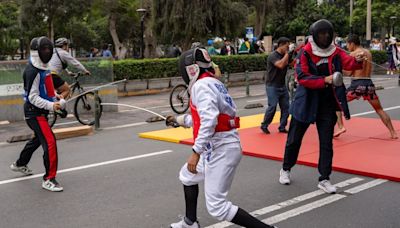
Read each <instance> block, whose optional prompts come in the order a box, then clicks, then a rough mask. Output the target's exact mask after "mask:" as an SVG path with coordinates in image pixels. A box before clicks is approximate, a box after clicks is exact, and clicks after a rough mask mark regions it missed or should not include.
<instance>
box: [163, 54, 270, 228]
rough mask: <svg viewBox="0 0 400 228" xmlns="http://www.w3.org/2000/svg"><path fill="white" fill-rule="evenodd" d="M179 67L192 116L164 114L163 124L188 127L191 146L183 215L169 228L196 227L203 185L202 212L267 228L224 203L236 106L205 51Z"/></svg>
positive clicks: (233, 157)
mask: <svg viewBox="0 0 400 228" xmlns="http://www.w3.org/2000/svg"><path fill="white" fill-rule="evenodd" d="M179 69H180V73H181V75H182V78H183V80H184V81H185V83H186V84H187V85H188V89H189V91H190V110H191V114H185V115H181V116H178V117H173V116H169V117H168V118H167V120H166V124H167V126H174V127H178V126H183V127H190V126H193V136H194V137H193V138H194V145H193V147H192V153H191V156H190V157H189V159H188V161H187V163H186V164H185V165H183V167H182V168H181V171H180V173H179V180H180V181H181V182H182V184H183V190H184V194H185V204H186V212H185V217H184V218H183V219H182V220H181V221H179V222H177V223H173V224H171V226H170V227H171V228H199V227H200V225H199V223H198V222H197V198H198V195H199V185H198V184H199V183H200V182H203V181H204V191H205V198H206V206H207V210H208V212H209V213H210V215H212V216H213V217H215V218H217V219H218V220H226V221H230V222H232V223H235V224H237V225H240V226H242V227H251V228H271V227H274V226H270V225H267V224H265V223H263V222H262V221H260V220H258V219H257V218H255V217H253V216H252V215H250V214H249V213H248V212H246V211H245V210H243V209H241V208H240V207H238V206H236V205H234V204H233V203H232V202H230V201H229V200H228V199H227V196H228V192H229V190H230V188H231V185H232V181H233V178H234V175H235V171H236V168H237V166H238V165H239V162H240V159H241V158H242V148H241V145H240V138H239V134H238V132H237V128H238V127H239V122H240V120H239V117H238V116H237V113H236V105H235V103H234V102H233V99H232V97H231V96H230V95H229V93H228V91H227V89H226V88H225V86H224V84H223V83H222V82H221V81H219V80H218V79H217V78H216V77H215V67H213V63H212V61H211V58H210V56H209V54H208V52H207V50H206V49H204V48H198V47H197V48H193V49H190V50H188V51H186V52H184V53H182V55H181V56H180V59H179Z"/></svg>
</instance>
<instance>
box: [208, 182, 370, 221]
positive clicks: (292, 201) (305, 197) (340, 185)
mask: <svg viewBox="0 0 400 228" xmlns="http://www.w3.org/2000/svg"><path fill="white" fill-rule="evenodd" d="M362 180H364V179H362V178H359V177H353V178H350V179H348V180H345V181H342V182H339V183H337V184H335V186H336V187H338V188H344V187H347V186H349V185H351V184H355V183H357V182H360V181H362ZM324 194H325V193H324V192H323V191H322V190H316V191H313V192H309V193H306V194H304V195H301V196H297V197H294V198H292V199H289V200H286V201H283V202H280V203H277V204H274V205H271V206H268V207H264V208H261V209H259V210H255V211H253V212H251V213H250V214H251V215H253V216H260V215H265V214H268V213H271V212H273V211H276V210H280V209H282V208H285V207H288V206H292V205H295V204H298V203H301V202H303V201H306V200H309V199H312V198H314V197H317V196H320V195H324ZM231 225H232V223H230V222H226V221H225V222H220V223H216V224H214V225H211V226H207V227H206V228H223V227H228V226H231Z"/></svg>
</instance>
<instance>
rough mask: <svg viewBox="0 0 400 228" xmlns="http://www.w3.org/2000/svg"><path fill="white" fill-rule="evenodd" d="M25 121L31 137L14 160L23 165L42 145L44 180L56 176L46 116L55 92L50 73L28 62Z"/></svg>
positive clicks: (53, 143) (54, 150) (54, 152)
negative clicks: (32, 134)
mask: <svg viewBox="0 0 400 228" xmlns="http://www.w3.org/2000/svg"><path fill="white" fill-rule="evenodd" d="M23 80H24V91H25V94H24V99H25V103H24V114H25V121H26V123H27V124H28V126H29V128H30V129H32V130H33V132H34V137H33V138H32V139H31V140H29V142H27V143H26V145H25V147H24V149H23V150H22V151H21V154H20V157H19V159H18V160H17V163H16V165H17V166H26V165H27V164H28V163H29V161H30V159H31V157H32V154H33V152H35V150H36V149H37V148H38V147H39V146H40V145H41V146H42V148H43V151H44V154H43V163H44V166H45V168H46V173H45V175H44V177H43V179H44V180H47V179H52V178H55V177H56V174H57V163H58V159H57V158H58V156H57V144H56V138H55V136H54V134H53V131H52V130H51V128H50V126H49V124H48V122H47V115H48V114H49V110H52V109H53V104H54V100H55V92H54V86H53V81H52V77H51V74H50V71H48V70H43V69H38V68H36V67H34V66H33V65H32V63H31V62H29V64H28V65H27V67H26V68H25V71H24V73H23Z"/></svg>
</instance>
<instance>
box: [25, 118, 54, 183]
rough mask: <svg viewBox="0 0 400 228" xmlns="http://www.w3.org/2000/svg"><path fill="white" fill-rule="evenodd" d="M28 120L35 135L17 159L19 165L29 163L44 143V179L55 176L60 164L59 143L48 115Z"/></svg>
mask: <svg viewBox="0 0 400 228" xmlns="http://www.w3.org/2000/svg"><path fill="white" fill-rule="evenodd" d="M26 122H27V124H28V126H29V128H30V129H32V130H33V131H34V133H35V136H34V137H33V138H32V139H31V140H29V141H28V142H27V143H26V145H25V147H24V149H23V150H22V152H21V154H20V157H19V159H18V161H17V166H25V165H27V164H28V163H29V161H30V159H31V157H32V154H33V152H35V150H36V149H37V148H38V147H39V146H40V145H42V148H43V151H44V154H43V163H44V167H45V168H46V173H45V175H44V177H43V179H45V180H48V179H52V178H55V177H56V174H57V164H58V156H57V144H56V138H55V136H54V133H53V131H52V130H51V128H50V126H49V124H48V122H47V119H46V117H44V116H37V117H31V118H28V119H26Z"/></svg>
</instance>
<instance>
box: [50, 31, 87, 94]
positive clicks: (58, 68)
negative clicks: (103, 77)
mask: <svg viewBox="0 0 400 228" xmlns="http://www.w3.org/2000/svg"><path fill="white" fill-rule="evenodd" d="M54 46H55V48H54V53H53V56H52V58H51V60H50V62H49V65H50V71H51V74H52V77H53V84H54V88H55V89H56V90H57V93H58V94H60V95H61V96H62V97H63V98H65V99H66V98H68V96H69V95H70V88H69V85H68V83H67V82H65V81H64V80H63V79H62V78H61V77H60V75H61V73H62V71H63V70H65V71H66V72H67V73H68V74H71V72H70V71H68V70H67V67H68V66H69V65H72V66H74V67H75V68H77V69H78V70H80V71H82V72H84V74H86V75H90V74H91V73H90V71H88V70H87V69H86V68H85V67H84V66H83V65H82V64H81V63H80V62H79V61H78V60H77V59H75V58H74V57H72V55H71V54H70V53H69V52H68V49H69V40H68V39H67V38H64V37H62V38H58V39H57V40H56V41H55V43H54Z"/></svg>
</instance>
